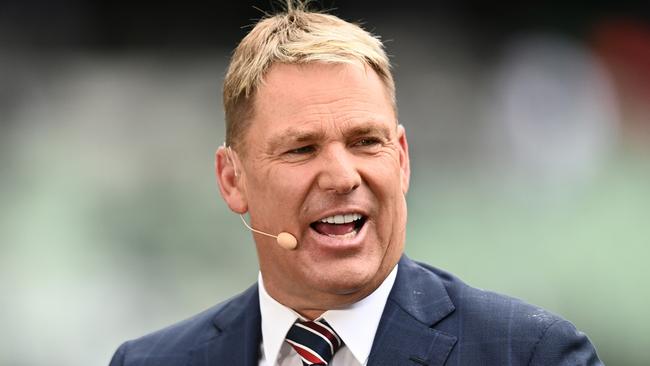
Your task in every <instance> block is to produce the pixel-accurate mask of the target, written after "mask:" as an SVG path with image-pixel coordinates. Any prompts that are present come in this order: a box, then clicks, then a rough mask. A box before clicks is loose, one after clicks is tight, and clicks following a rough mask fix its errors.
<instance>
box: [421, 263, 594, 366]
mask: <svg viewBox="0 0 650 366" xmlns="http://www.w3.org/2000/svg"><path fill="white" fill-rule="evenodd" d="M416 265H417V266H418V267H419V268H420V270H423V271H426V272H428V273H430V274H431V275H433V276H434V277H436V278H437V279H438V280H439V281H441V282H442V285H443V286H444V288H445V290H446V291H447V294H448V296H449V299H450V300H451V303H452V304H453V306H454V308H455V309H454V311H453V312H451V313H450V314H449V316H448V317H446V318H445V319H443V320H442V321H440V322H439V323H438V324H436V325H435V328H436V329H438V330H441V331H444V332H446V333H448V334H453V335H455V336H456V337H457V338H458V344H457V346H456V351H457V352H462V355H460V356H461V358H462V357H464V358H463V359H464V361H463V362H462V363H465V364H473V362H479V363H480V362H485V361H486V357H487V358H488V359H489V360H490V361H491V362H490V364H508V363H511V364H525V365H583V364H584V365H600V364H601V363H600V361H599V360H598V357H597V356H596V352H595V349H594V347H593V345H592V344H591V343H590V341H589V340H588V338H587V337H586V335H585V334H584V333H582V332H580V331H578V330H577V329H576V327H575V326H574V325H573V324H571V323H570V322H569V321H567V320H565V319H564V318H562V317H561V316H559V315H557V314H554V313H552V312H550V311H548V310H545V309H543V308H541V307H539V306H536V305H533V304H529V303H527V302H525V301H522V300H520V299H517V298H514V297H510V296H506V295H502V294H498V293H495V292H492V291H486V290H482V289H478V288H475V287H472V286H469V285H468V284H466V283H464V282H463V281H461V280H460V279H458V278H457V277H456V276H454V275H452V274H450V273H448V272H445V271H442V270H440V269H437V268H434V267H432V266H429V265H427V264H423V263H417V262H416ZM474 356H475V357H477V358H472V357H474ZM515 360H517V361H518V362H514V361H515Z"/></svg>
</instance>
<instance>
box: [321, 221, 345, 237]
mask: <svg viewBox="0 0 650 366" xmlns="http://www.w3.org/2000/svg"><path fill="white" fill-rule="evenodd" d="M314 229H316V231H318V232H319V233H321V234H324V235H345V234H347V233H350V232H352V231H353V230H354V222H350V223H348V224H327V223H324V222H317V223H315V224H314Z"/></svg>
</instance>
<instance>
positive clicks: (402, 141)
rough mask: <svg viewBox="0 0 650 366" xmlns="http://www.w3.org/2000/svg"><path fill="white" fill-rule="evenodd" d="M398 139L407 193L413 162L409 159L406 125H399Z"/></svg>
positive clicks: (404, 188) (400, 161) (403, 182)
mask: <svg viewBox="0 0 650 366" xmlns="http://www.w3.org/2000/svg"><path fill="white" fill-rule="evenodd" d="M397 141H398V142H399V147H400V149H399V166H400V170H401V176H402V177H401V178H402V192H403V193H404V194H406V192H408V190H409V182H410V180H411V165H410V164H411V163H410V161H409V144H408V141H407V140H406V130H405V129H404V126H402V125H397Z"/></svg>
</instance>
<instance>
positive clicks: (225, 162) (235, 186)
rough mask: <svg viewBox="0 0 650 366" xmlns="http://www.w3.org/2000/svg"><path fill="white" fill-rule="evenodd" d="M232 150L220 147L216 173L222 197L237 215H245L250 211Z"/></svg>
mask: <svg viewBox="0 0 650 366" xmlns="http://www.w3.org/2000/svg"><path fill="white" fill-rule="evenodd" d="M235 159H236V157H235V156H234V153H233V152H232V150H231V149H229V148H227V147H225V146H220V147H219V149H217V152H216V153H215V173H216V175H217V183H218V185H219V192H220V193H221V197H222V198H223V200H224V201H225V202H226V204H227V205H228V207H229V208H230V209H231V210H232V211H233V212H235V213H238V214H243V213H245V212H246V211H248V202H247V200H246V190H245V185H244V184H243V180H242V177H241V174H240V173H239V170H237V164H236V163H235Z"/></svg>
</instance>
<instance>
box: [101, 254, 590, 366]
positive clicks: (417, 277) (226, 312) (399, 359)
mask: <svg viewBox="0 0 650 366" xmlns="http://www.w3.org/2000/svg"><path fill="white" fill-rule="evenodd" d="M260 321H261V319H260V310H259V299H258V292H257V285H254V286H252V287H250V288H249V289H248V290H246V291H245V292H243V293H242V294H240V295H238V296H236V297H234V298H232V299H230V300H228V301H226V302H224V303H221V304H219V305H216V306H215V307H213V308H211V309H208V310H206V311H204V312H203V313H201V314H198V315H196V316H194V317H192V318H190V319H187V320H185V321H182V322H180V323H178V324H175V325H172V326H170V327H168V328H165V329H163V330H160V331H157V332H155V333H152V334H149V335H147V336H144V337H142V338H139V339H136V340H132V341H128V342H126V343H124V344H122V345H121V346H120V347H119V349H118V350H117V352H116V353H115V355H114V356H113V359H112V360H111V363H110V366H154V365H155V366H181V365H182V366H217V365H228V366H230V365H244V366H257V363H258V359H259V350H260V341H261V330H260V329H261V326H260ZM368 365H389V366H396V365H420V366H422V365H430V366H437V365H463V366H474V365H478V366H483V365H486V366H492V365H497V366H501V365H509V366H515V365H531V366H532V365H539V366H554V365H566V366H576V365H602V363H601V362H600V360H599V359H598V356H597V355H596V351H595V349H594V347H593V346H592V344H591V343H590V342H589V340H588V339H587V337H586V336H585V335H584V334H583V333H581V332H579V331H577V330H576V328H575V327H574V326H573V325H572V324H571V323H569V322H568V321H566V320H564V319H562V318H560V317H559V316H557V315H554V314H551V313H549V312H547V311H545V310H543V309H541V308H538V307H536V306H532V305H529V304H526V303H524V302H522V301H520V300H517V299H514V298H510V297H506V296H503V295H499V294H495V293H492V292H487V291H483V290H479V289H475V288H472V287H470V286H468V285H466V284H465V283H463V282H461V281H460V280H459V279H457V278H455V277H453V276H452V275H450V274H448V273H446V272H443V271H440V270H438V269H435V268H432V267H429V266H427V265H423V264H419V263H416V262H413V261H411V260H410V259H408V258H406V257H405V256H403V257H402V259H401V260H400V262H399V268H398V271H397V278H396V279H395V284H394V286H393V289H392V291H391V293H390V295H389V297H388V301H387V302H386V307H385V309H384V313H383V315H382V318H381V322H380V324H379V328H378V329H377V334H376V336H375V340H374V343H373V346H372V350H371V352H370V357H369V360H368Z"/></svg>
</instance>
